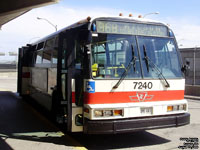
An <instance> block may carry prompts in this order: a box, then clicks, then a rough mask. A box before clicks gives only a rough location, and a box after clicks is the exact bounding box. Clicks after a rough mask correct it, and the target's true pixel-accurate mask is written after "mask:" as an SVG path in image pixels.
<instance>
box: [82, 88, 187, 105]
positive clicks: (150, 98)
mask: <svg viewBox="0 0 200 150" xmlns="http://www.w3.org/2000/svg"><path fill="white" fill-rule="evenodd" d="M182 99H184V90H175V91H147V92H96V93H86V92H85V96H84V103H85V104H112V103H135V102H155V101H168V100H182Z"/></svg>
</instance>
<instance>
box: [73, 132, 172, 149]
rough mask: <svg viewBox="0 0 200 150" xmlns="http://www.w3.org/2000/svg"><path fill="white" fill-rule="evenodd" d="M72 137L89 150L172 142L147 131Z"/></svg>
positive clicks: (76, 135)
mask: <svg viewBox="0 0 200 150" xmlns="http://www.w3.org/2000/svg"><path fill="white" fill-rule="evenodd" d="M71 136H72V137H73V138H74V139H76V140H77V141H79V142H80V143H81V144H82V145H84V146H85V147H86V148H87V149H123V148H134V147H142V146H150V145H157V144H164V143H167V142H170V141H169V140H168V139H164V138H162V137H159V136H156V135H154V134H151V133H149V132H146V131H141V132H134V133H128V134H116V135H84V134H80V133H79V134H72V135H71Z"/></svg>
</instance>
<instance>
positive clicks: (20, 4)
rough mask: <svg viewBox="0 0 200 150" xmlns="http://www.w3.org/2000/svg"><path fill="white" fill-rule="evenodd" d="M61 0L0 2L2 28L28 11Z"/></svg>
mask: <svg viewBox="0 0 200 150" xmlns="http://www.w3.org/2000/svg"><path fill="white" fill-rule="evenodd" d="M58 1H59V0H0V28H1V26H2V25H3V24H5V23H7V22H9V21H10V20H12V19H14V18H16V17H18V16H20V15H22V14H24V13H26V12H27V11H29V10H31V9H33V8H37V7H41V6H45V5H49V4H52V3H57V2H58Z"/></svg>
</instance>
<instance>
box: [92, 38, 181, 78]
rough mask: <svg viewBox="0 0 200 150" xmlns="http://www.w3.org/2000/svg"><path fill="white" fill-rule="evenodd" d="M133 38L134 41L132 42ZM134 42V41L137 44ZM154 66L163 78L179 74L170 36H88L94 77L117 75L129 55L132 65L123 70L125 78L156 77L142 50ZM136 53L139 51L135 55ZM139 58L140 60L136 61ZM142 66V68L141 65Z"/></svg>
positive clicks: (156, 73)
mask: <svg viewBox="0 0 200 150" xmlns="http://www.w3.org/2000/svg"><path fill="white" fill-rule="evenodd" d="M136 39H137V42H136ZM137 44H138V45H137ZM143 46H145V47H146V55H147V56H148V57H149V59H150V60H151V61H152V63H153V64H155V65H156V66H157V68H158V69H159V71H160V72H161V73H162V75H163V76H164V78H166V79H170V78H181V77H182V73H181V69H180V62H179V58H178V54H177V50H176V47H175V44H174V40H173V39H171V38H160V37H159V38H158V37H145V36H131V35H117V34H115V35H114V34H98V36H97V37H93V40H92V49H91V50H92V67H91V68H92V76H93V78H96V79H110V78H111V79H112V78H114V79H116V78H117V79H120V78H121V76H122V74H123V73H124V72H126V70H127V67H128V65H129V63H130V62H131V60H132V58H133V56H132V55H133V53H132V49H134V55H135V65H131V68H130V69H129V70H128V71H127V74H126V76H125V78H126V79H127V78H130V79H141V78H148V79H149V78H151V79H158V78H159V75H158V72H156V71H155V69H154V68H153V67H151V65H150V66H147V63H145V59H144V58H145V56H144V53H143ZM139 54H140V55H139ZM140 61H141V62H140ZM141 67H142V69H141Z"/></svg>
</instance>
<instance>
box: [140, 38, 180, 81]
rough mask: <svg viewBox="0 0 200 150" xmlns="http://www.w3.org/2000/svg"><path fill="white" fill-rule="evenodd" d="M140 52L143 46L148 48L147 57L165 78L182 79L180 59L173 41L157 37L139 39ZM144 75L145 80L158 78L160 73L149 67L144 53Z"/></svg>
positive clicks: (142, 55) (142, 54)
mask: <svg viewBox="0 0 200 150" xmlns="http://www.w3.org/2000/svg"><path fill="white" fill-rule="evenodd" d="M138 43H139V48H140V51H142V50H143V46H145V47H146V53H147V54H146V55H147V56H148V57H149V59H150V60H151V61H152V63H153V64H155V66H156V67H157V68H158V69H159V71H160V72H161V73H162V75H163V76H164V77H165V78H180V77H182V73H181V69H180V63H179V58H178V55H177V51H176V47H175V45H174V41H173V39H170V38H155V37H138ZM141 57H142V66H143V67H142V68H143V75H144V77H145V78H156V79H157V78H158V73H157V72H156V71H155V69H154V68H153V67H151V65H150V67H151V68H149V69H148V67H149V66H147V63H146V62H145V61H146V60H145V59H144V58H145V56H144V53H141Z"/></svg>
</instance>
